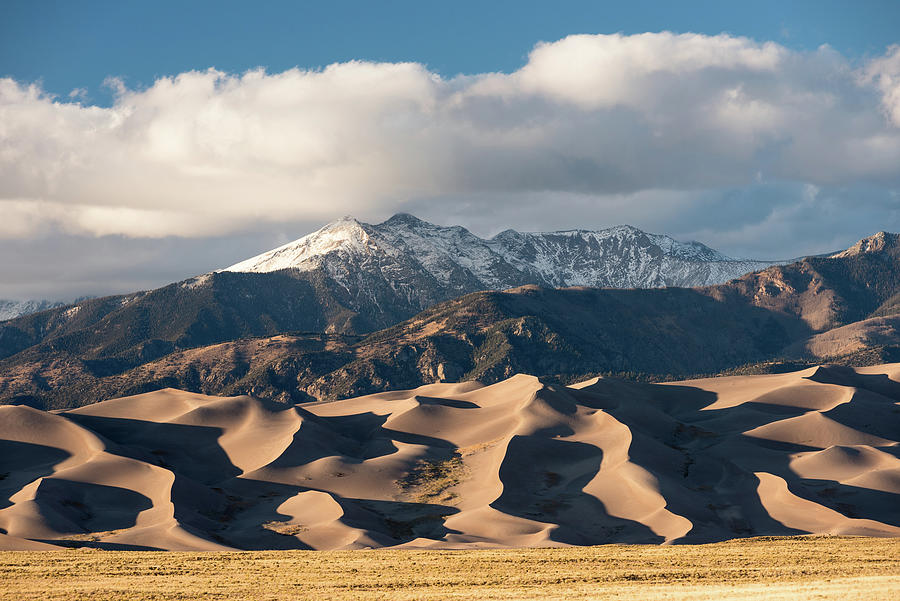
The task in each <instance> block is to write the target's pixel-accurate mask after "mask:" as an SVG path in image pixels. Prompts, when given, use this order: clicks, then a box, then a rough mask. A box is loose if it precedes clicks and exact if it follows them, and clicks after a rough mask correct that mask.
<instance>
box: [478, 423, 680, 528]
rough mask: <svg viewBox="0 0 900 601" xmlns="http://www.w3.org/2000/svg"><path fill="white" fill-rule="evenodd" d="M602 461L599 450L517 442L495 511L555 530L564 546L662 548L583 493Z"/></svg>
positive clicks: (506, 462)
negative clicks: (620, 544) (606, 544)
mask: <svg viewBox="0 0 900 601" xmlns="http://www.w3.org/2000/svg"><path fill="white" fill-rule="evenodd" d="M602 461H603V451H602V450H600V449H599V448H598V447H596V446H594V445H590V444H585V443H580V442H568V441H562V440H555V439H552V438H544V437H542V436H514V437H513V438H512V439H511V440H510V441H509V445H508V447H507V452H506V455H505V456H504V457H503V463H502V464H501V465H500V481H501V482H502V483H503V492H502V494H501V495H500V497H499V498H497V499H496V500H495V501H494V502H493V503H491V507H493V508H494V509H497V510H498V511H502V512H503V513H506V514H509V515H512V516H516V517H520V518H525V519H528V520H534V521H538V522H548V523H553V524H556V525H557V526H558V527H557V528H555V529H554V530H553V531H552V532H551V534H550V538H551V540H554V541H557V542H561V543H567V544H573V545H586V544H599V543H603V542H612V541H628V542H646V543H659V542H662V541H663V538H662V537H660V536H658V535H656V534H654V533H653V531H652V530H650V529H649V528H648V527H647V526H645V525H643V524H641V523H639V522H634V521H631V520H626V519H621V518H617V517H613V516H611V515H609V514H608V513H607V512H606V509H605V507H604V506H603V503H602V502H600V501H599V500H598V499H597V498H596V497H594V496H592V495H589V494H586V493H584V492H583V489H584V487H585V486H587V484H588V482H590V481H591V480H592V479H593V478H594V476H596V475H597V472H598V471H599V470H600V464H601V462H602Z"/></svg>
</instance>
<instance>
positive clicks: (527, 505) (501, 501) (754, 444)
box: [0, 364, 900, 549]
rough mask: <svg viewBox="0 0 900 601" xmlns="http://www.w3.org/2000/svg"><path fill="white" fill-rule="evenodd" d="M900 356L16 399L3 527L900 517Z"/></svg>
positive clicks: (173, 543)
mask: <svg viewBox="0 0 900 601" xmlns="http://www.w3.org/2000/svg"><path fill="white" fill-rule="evenodd" d="M898 432H900V364H890V365H882V366H876V367H868V368H859V369H850V368H846V367H831V366H821V367H815V368H810V369H807V370H803V371H798V372H793V373H785V374H774V375H759V376H731V377H721V378H710V379H702V380H691V381H684V382H674V383H667V384H649V383H647V384H645V383H635V382H627V381H623V380H616V379H604V378H595V379H592V380H588V381H585V382H582V383H579V384H573V385H571V386H563V385H560V384H558V383H553V382H550V381H544V380H541V379H540V378H536V377H532V376H526V375H515V376H513V377H510V378H507V379H505V380H502V381H500V382H497V383H495V384H493V385H489V386H485V385H483V384H480V383H478V382H465V383H460V384H431V385H427V386H422V387H419V388H417V389H414V390H401V391H396V392H385V393H378V394H373V395H368V396H361V397H356V398H351V399H346V400H339V401H331V402H317V403H306V404H299V405H289V404H279V403H272V402H267V401H261V400H257V399H254V398H252V397H248V396H239V397H211V396H204V395H200V394H195V393H189V392H184V391H179V390H174V389H166V390H161V391H156V392H152V393H147V394H142V395H137V396H131V397H124V398H119V399H114V400H110V401H104V402H100V403H95V404H92V405H89V406H86V407H82V408H79V409H74V410H69V411H62V412H59V413H48V412H43V411H40V410H37V409H34V408H31V407H27V406H8V407H0V451H3V453H0V492H2V498H3V499H5V500H4V501H3V503H2V504H0V548H6V549H29V548H48V546H57V547H73V546H86V547H94V548H105V549H291V548H293V549H349V548H366V547H386V546H392V547H394V546H400V547H438V548H472V547H497V546H499V547H510V546H559V545H591V544H602V543H626V542H627V543H646V544H661V543H662V544H669V543H699V542H710V541H720V540H725V539H730V538H736V537H746V536H761V535H788V534H804V533H814V534H844V535H872V536H900V512H898V510H897V507H898V506H900V451H898V449H900V444H898V441H897V433H898Z"/></svg>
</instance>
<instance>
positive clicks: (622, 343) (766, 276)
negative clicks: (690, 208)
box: [0, 232, 900, 408]
mask: <svg viewBox="0 0 900 601" xmlns="http://www.w3.org/2000/svg"><path fill="white" fill-rule="evenodd" d="M319 233H321V232H319ZM338 240H341V238H338ZM370 243H371V241H370V242H367V243H366V244H370ZM323 247H327V245H325V244H323ZM328 248H332V249H334V248H338V249H341V248H343V242H338V243H337V244H336V245H334V246H331V247H328ZM320 250H321V249H320ZM277 254H278V253H277V252H276V255H277ZM281 255H284V252H281ZM316 256H318V257H320V259H318V260H317V261H318V263H317V264H316V266H315V267H314V268H310V269H308V270H305V271H304V270H303V269H300V268H293V269H277V270H275V271H272V272H265V271H263V272H240V271H222V272H218V273H213V274H208V275H205V276H200V277H198V278H194V279H191V280H187V281H185V282H180V283H177V284H172V285H170V286H166V287H164V288H160V289H158V290H154V291H151V292H145V293H138V294H134V295H128V296H123V297H108V298H105V299H94V300H91V301H86V302H84V303H80V304H78V305H75V306H72V307H68V308H64V309H56V310H52V311H46V312H43V313H39V314H36V315H32V316H27V317H24V318H20V319H17V320H12V321H10V322H6V323H5V324H2V326H0V348H2V349H3V352H4V355H5V359H3V360H2V361H0V399H2V400H3V401H5V402H12V403H27V404H31V405H35V406H38V407H45V408H64V407H71V406H78V405H83V404H89V403H92V402H95V401H98V400H102V399H106V398H112V397H117V396H122V395H126V394H135V393H140V392H145V391H150V390H156V389H160V388H165V387H177V388H182V389H185V390H191V391H195V392H202V393H205V394H217V395H219V394H228V395H230V394H251V395H254V396H257V397H260V398H265V399H271V400H279V401H289V402H295V403H296V402H303V401H310V400H317V399H318V400H321V399H333V398H341V397H347V396H354V395H360V394H367V393H373V392H380V391H384V390H390V389H399V388H411V387H415V386H418V385H421V384H423V383H429V382H436V381H460V380H470V379H478V380H480V381H482V382H485V383H490V382H496V381H500V380H502V379H503V378H506V377H509V376H510V375H512V374H515V373H519V372H524V373H530V374H535V375H541V376H554V377H561V378H563V379H565V380H570V379H571V378H574V377H578V376H583V375H587V374H595V373H610V372H612V373H629V372H630V373H637V374H642V375H643V376H647V377H652V378H668V377H684V376H690V375H695V374H712V373H719V372H722V371H726V370H730V369H733V368H736V367H740V366H744V365H748V364H754V363H760V362H767V361H771V360H773V359H784V358H788V359H797V360H815V361H820V360H825V359H828V360H831V359H834V358H835V357H836V356H837V355H841V356H843V359H842V361H843V362H847V363H851V364H860V363H868V364H871V363H874V362H883V361H885V360H897V358H898V357H897V354H898V352H900V337H898V331H900V317H898V316H897V314H898V313H900V244H898V236H897V235H895V234H887V233H883V232H882V233H879V234H876V235H875V236H872V237H870V238H867V239H865V240H863V241H861V242H860V243H859V244H857V245H855V246H854V247H851V248H850V249H848V250H846V251H844V252H842V253H838V254H837V255H834V256H831V257H809V258H806V259H803V260H802V261H799V262H795V263H792V264H788V265H775V266H770V267H767V268H766V269H763V270H761V271H757V272H753V273H749V274H747V275H744V276H743V277H740V278H738V279H736V280H733V281H730V282H727V283H724V284H718V285H714V286H706V287H698V288H674V287H668V288H654V289H614V288H592V287H570V288H561V289H555V288H547V287H543V286H539V285H534V284H531V285H525V286H520V287H517V288H513V289H510V290H506V291H480V292H475V293H469V294H463V295H462V296H459V297H456V298H454V299H452V300H449V301H444V302H438V303H436V304H434V305H433V306H431V307H429V308H428V309H426V310H424V311H422V312H420V313H418V314H416V315H415V316H413V317H411V318H409V319H404V315H403V311H405V310H411V309H409V307H410V304H407V305H399V306H400V307H405V308H404V309H402V310H401V309H398V308H397V306H393V307H391V305H390V304H386V303H385V304H382V305H381V306H380V307H379V308H377V309H376V308H374V307H375V305H376V303H374V302H370V303H361V304H359V305H357V306H365V307H368V308H369V309H368V312H367V313H366V312H362V311H358V310H353V309H350V308H349V307H350V306H351V304H352V303H354V302H356V303H360V300H361V299H363V298H366V296H365V294H363V293H362V292H361V288H360V287H356V286H354V285H350V284H351V283H352V282H351V281H350V280H348V279H347V277H348V276H347V273H349V272H347V271H345V272H344V276H347V277H345V278H344V279H343V280H341V279H337V278H335V277H333V276H332V274H333V273H337V270H336V267H335V266H336V265H339V264H341V263H334V264H330V263H328V262H329V261H337V259H336V257H337V256H339V254H337V255H336V254H329V253H327V252H325V253H324V254H322V253H320V254H319V255H316ZM419 256H420V257H422V258H423V261H424V257H423V255H422V254H420V255H419ZM321 257H325V258H324V259H322V258H321ZM273 258H276V257H274V256H269V257H264V259H262V260H263V261H266V260H271V259H273ZM281 258H284V256H282V257H281ZM259 263H260V260H254V264H259ZM347 264H349V263H343V265H347ZM420 264H421V262H420ZM238 267H241V265H240V264H239V265H238V266H235V267H234V268H232V269H237V268H238ZM382 267H384V265H382ZM241 268H247V266H244V267H241ZM357 273H358V272H357ZM383 286H384V287H383V289H384V290H390V291H392V293H393V294H394V295H395V296H394V297H392V298H409V297H408V296H405V295H404V294H401V293H400V292H399V291H398V288H394V287H392V286H391V285H390V284H388V283H386V282H385V283H384V284H383ZM370 290H371V289H366V294H368V293H369V292H370ZM399 290H402V288H400V289H399ZM398 302H399V301H398ZM391 311H393V313H391ZM386 315H391V316H392V317H391V318H390V319H393V320H394V323H393V324H390V325H388V326H387V327H382V328H381V329H380V330H378V331H375V332H372V333H370V334H368V335H359V334H357V333H356V332H359V331H360V330H359V329H358V328H355V327H352V326H353V325H358V324H360V323H364V320H370V321H368V323H369V324H372V326H373V327H372V329H374V327H375V325H376V324H381V323H385V322H389V321H390V319H389V318H388V317H386ZM379 320H383V321H379ZM895 322H896V323H895ZM895 326H896V327H895ZM823 349H824V350H823Z"/></svg>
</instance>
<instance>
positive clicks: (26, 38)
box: [0, 0, 900, 104]
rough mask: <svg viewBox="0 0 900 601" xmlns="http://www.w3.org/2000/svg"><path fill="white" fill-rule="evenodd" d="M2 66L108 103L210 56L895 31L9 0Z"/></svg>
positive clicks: (460, 7)
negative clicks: (116, 93)
mask: <svg viewBox="0 0 900 601" xmlns="http://www.w3.org/2000/svg"><path fill="white" fill-rule="evenodd" d="M0 4H2V19H0V76H8V77H13V78H15V79H17V80H19V81H35V80H39V81H42V82H43V85H44V88H45V89H46V90H48V91H51V92H53V93H56V94H60V95H65V94H68V93H69V92H70V91H71V90H73V89H75V88H84V89H86V90H87V91H88V92H89V97H88V98H89V99H90V100H91V101H92V102H95V103H99V104H108V103H109V101H110V95H109V92H108V90H105V89H104V88H103V87H102V85H101V84H102V82H103V81H104V79H106V78H107V77H108V76H118V77H122V78H123V79H124V80H125V82H126V83H127V84H128V85H130V86H133V87H141V86H145V85H149V84H152V83H153V81H154V80H155V79H156V78H157V77H159V76H162V75H174V74H177V73H181V72H183V71H189V70H192V69H206V68H208V67H216V68H218V69H222V70H225V71H244V70H247V69H250V68H254V67H258V66H263V67H265V68H267V69H268V70H269V71H282V70H284V69H288V68H290V67H294V66H300V67H321V66H324V65H328V64H330V63H334V62H343V61H348V60H353V59H362V60H372V61H386V62H400V61H414V62H421V63H424V64H426V65H428V67H429V68H430V69H431V70H432V71H434V72H437V73H440V74H442V75H444V76H452V75H456V74H458V73H482V72H487V71H505V72H510V71H513V70H515V69H517V68H519V67H520V66H522V64H524V62H525V61H526V58H527V54H528V52H529V51H530V50H531V48H532V46H533V45H534V44H535V43H536V42H538V41H541V40H544V41H554V40H558V39H560V38H563V37H565V36H567V35H570V34H573V33H616V32H622V33H626V34H630V33H641V32H645V31H662V30H669V31H674V32H697V33H706V34H710V35H715V34H718V33H722V32H727V33H731V34H734V35H737V36H747V37H750V38H754V39H757V40H773V41H777V42H778V43H780V44H782V45H784V46H787V47H789V48H794V49H800V50H812V49H815V48H817V47H818V46H820V45H822V44H828V45H830V46H832V47H833V48H835V49H836V50H837V51H839V52H841V53H842V54H844V55H845V56H848V57H852V58H858V57H864V56H867V55H874V54H880V53H882V52H884V49H885V48H886V47H887V46H888V45H889V44H893V43H897V42H898V41H900V40H898V34H897V32H898V31H900V2H897V1H896V0H859V1H856V2H850V1H847V0H845V1H840V0H818V1H816V0H792V1H790V2H787V1H784V0H782V1H777V0H757V1H753V2H745V1H742V2H728V1H718V2H717V1H694V2H672V1H669V2H666V1H663V2H648V1H646V0H644V1H641V0H633V1H630V2H585V1H576V2H572V1H565V0H563V1H559V2H536V1H519V2H515V1H508V0H501V1H493V2H483V1H482V2H471V1H467V0H457V1H454V2H428V1H422V0H419V1H399V2H398V1H392V0H388V1H385V2H367V1H355V2H348V1H346V0H335V1H332V2H290V1H288V2H285V1H262V2H246V1H245V2H237V1H234V0H218V1H215V2H209V1H199V0H193V1H184V0H182V1H172V0H158V1H154V2H149V1H147V2H127V1H126V2H123V1H108V0H102V1H101V0H88V1H86V2H71V1H65V0H56V1H42V0H3V2H2V3H0Z"/></svg>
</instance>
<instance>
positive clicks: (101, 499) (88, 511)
mask: <svg viewBox="0 0 900 601" xmlns="http://www.w3.org/2000/svg"><path fill="white" fill-rule="evenodd" d="M34 501H35V503H36V504H37V505H38V507H39V509H40V512H41V515H42V516H43V517H44V519H45V520H46V521H47V525H48V526H49V527H50V528H52V529H53V530H56V531H57V532H73V533H78V532H106V531H111V530H123V529H126V528H131V527H132V526H134V525H135V524H136V523H137V516H138V514H139V513H140V512H142V511H144V510H145V509H150V508H151V507H153V502H152V501H151V500H150V499H149V498H147V497H146V496H144V495H142V494H140V493H138V492H135V491H133V490H130V489H128V488H121V487H118V486H106V485H103V484H93V483H88V482H76V481H73V480H63V479H60V478H44V479H43V480H42V481H41V483H40V486H39V487H38V489H37V493H36V494H35V498H34Z"/></svg>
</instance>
